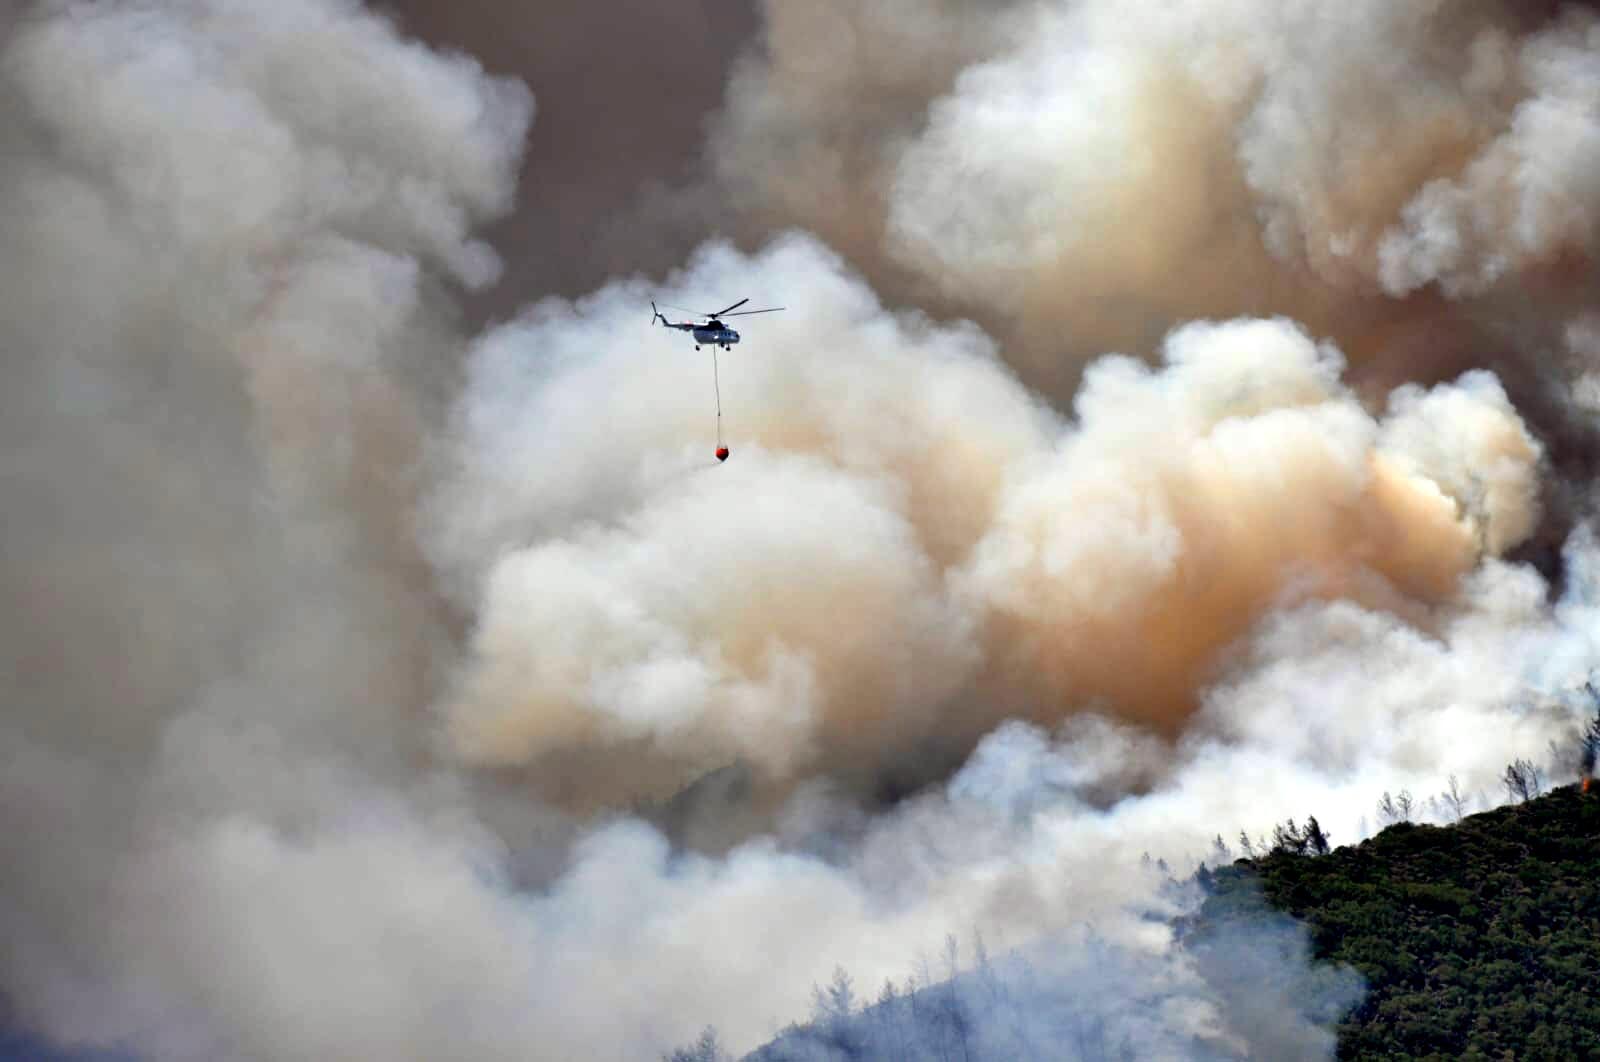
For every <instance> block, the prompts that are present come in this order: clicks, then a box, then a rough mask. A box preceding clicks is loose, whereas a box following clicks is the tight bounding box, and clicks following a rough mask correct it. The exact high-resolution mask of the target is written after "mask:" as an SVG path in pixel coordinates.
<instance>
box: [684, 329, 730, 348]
mask: <svg viewBox="0 0 1600 1062" xmlns="http://www.w3.org/2000/svg"><path fill="white" fill-rule="evenodd" d="M694 341H695V342H696V343H699V344H701V345H702V346H708V347H710V346H715V347H722V348H724V349H726V348H728V347H731V346H732V345H733V344H735V343H737V342H739V333H738V332H735V331H734V330H733V329H731V328H710V327H706V328H696V329H695V330H694Z"/></svg>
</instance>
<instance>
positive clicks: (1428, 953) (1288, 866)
mask: <svg viewBox="0 0 1600 1062" xmlns="http://www.w3.org/2000/svg"><path fill="white" fill-rule="evenodd" d="M1201 877H1202V880H1203V881H1204V883H1205V884H1206V885H1207V888H1208V890H1209V893H1210V895H1209V896H1208V898H1207V899H1206V901H1205V903H1204V904H1203V905H1202V907H1201V908H1200V910H1199V912H1198V913H1197V915H1196V916H1195V917H1194V918H1193V919H1191V920H1188V921H1187V922H1186V923H1185V924H1184V925H1183V926H1181V927H1180V928H1181V930H1182V933H1181V936H1182V939H1183V940H1184V942H1185V945H1186V946H1187V947H1189V948H1190V949H1191V950H1192V951H1194V952H1195V953H1196V954H1197V955H1198V956H1199V957H1200V959H1201V962H1202V965H1204V963H1205V962H1206V961H1207V955H1208V949H1209V942H1210V941H1212V940H1214V939H1226V938H1227V936H1228V935H1229V933H1230V932H1231V931H1232V930H1233V929H1235V928H1237V927H1238V926H1239V925H1240V924H1241V923H1243V924H1251V923H1254V922H1256V921H1258V920H1260V919H1261V918H1263V917H1270V916H1271V913H1272V911H1273V910H1274V909H1275V910H1277V911H1282V912H1286V913H1288V914H1290V915H1293V916H1294V917H1295V918H1297V919H1300V920H1302V921H1304V922H1305V923H1306V924H1307V925H1309V926H1310V928H1311V934H1312V944H1313V953H1314V955H1315V957H1316V958H1317V959H1319V960H1323V961H1325V962H1330V963H1335V964H1349V965H1351V966H1353V967H1355V968H1356V969H1357V970H1359V971H1360V972H1361V974H1362V975H1363V976H1364V977H1365V979H1366V981H1367V992H1366V994H1365V995H1364V997H1363V998H1362V1000H1361V1002H1360V1003H1359V1004H1357V1005H1356V1006H1355V1007H1354V1008H1353V1009H1352V1010H1351V1011H1350V1012H1349V1013H1348V1014H1347V1015H1346V1017H1345V1019H1344V1021H1343V1022H1342V1023H1341V1024H1340V1025H1339V1027H1338V1034H1339V1040H1338V1051H1339V1056H1340V1057H1341V1058H1419V1059H1422V1058H1425V1059H1475V1058H1485V1059H1486V1058H1495V1059H1498V1058H1512V1057H1515V1058H1594V1057H1600V787H1593V788H1592V789H1591V791H1590V792H1589V793H1587V794H1586V793H1584V792H1583V791H1582V789H1581V788H1580V787H1578V786H1568V787H1564V788H1561V789H1557V790H1555V791H1554V792H1551V793H1549V794H1548V795H1545V796H1542V797H1538V798H1535V799H1531V800H1528V801H1527V802H1525V803H1520V804H1512V805H1509V806H1506V807H1502V808H1500V809H1498V810H1495V811H1489V812H1485V813H1483V814H1480V815H1474V816H1471V817H1470V818H1466V819H1464V820H1463V821H1462V822H1460V823H1458V824H1455V825H1452V826H1447V827H1439V826H1428V825H1417V824H1412V823H1400V824H1397V825H1394V826H1391V827H1390V828H1389V829H1387V830H1385V831H1383V832H1382V833H1380V834H1379V835H1377V836H1376V837H1374V838H1372V839H1370V840H1368V841H1366V842H1364V843H1362V844H1360V845H1354V846H1351V847H1348V848H1340V849H1336V850H1334V851H1332V852H1331V853H1328V854H1325V855H1316V854H1312V853H1311V852H1310V850H1309V848H1308V849H1307V851H1306V852H1304V853H1297V852H1296V851H1294V846H1292V845H1291V846H1280V847H1277V848H1276V849H1275V850H1274V851H1273V852H1272V853H1271V854H1269V855H1267V856H1265V857H1263V858H1260V859H1256V860H1239V861H1238V862H1236V863H1234V864H1233V865H1232V866H1228V867H1223V868H1221V869H1218V870H1216V871H1214V872H1206V873H1202V875H1201Z"/></svg>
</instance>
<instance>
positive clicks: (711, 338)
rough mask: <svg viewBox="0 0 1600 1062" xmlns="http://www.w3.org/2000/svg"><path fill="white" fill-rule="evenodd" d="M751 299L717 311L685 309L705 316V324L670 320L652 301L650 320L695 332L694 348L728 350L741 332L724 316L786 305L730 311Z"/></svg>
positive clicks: (671, 307)
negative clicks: (732, 326) (724, 322)
mask: <svg viewBox="0 0 1600 1062" xmlns="http://www.w3.org/2000/svg"><path fill="white" fill-rule="evenodd" d="M749 301H750V300H749V299H740V300H739V301H738V302H736V303H734V304H733V305H732V306H729V307H728V308H727V309H723V310H718V311H717V312H716V313H700V312H699V311H698V310H684V311H683V312H684V313H692V314H694V315H695V316H696V317H704V318H705V319H706V320H705V322H704V323H703V324H693V323H691V322H688V321H669V320H667V318H666V316H665V315H664V314H662V312H661V311H660V310H658V309H656V304H655V303H654V302H651V303H650V321H651V323H652V324H654V323H655V322H656V321H660V322H661V323H662V324H664V325H666V326H667V327H668V328H676V329H678V330H679V331H682V332H691V333H693V334H694V349H696V350H699V349H700V345H701V344H702V343H703V344H705V345H706V346H708V347H721V348H722V349H723V350H727V349H728V348H729V347H731V346H733V344H735V343H737V342H739V333H738V332H735V331H734V330H733V329H731V328H729V327H728V326H727V325H725V324H723V323H722V319H723V318H724V317H743V316H745V315H746V314H752V313H776V312H777V311H779V310H782V309H785V307H782V306H773V307H771V308H770V309H766V310H741V311H740V312H739V313H731V312H730V311H732V310H737V309H739V307H741V306H743V305H744V304H745V303H747V302H749ZM667 309H669V310H679V309H683V307H681V306H668V307H667Z"/></svg>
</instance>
